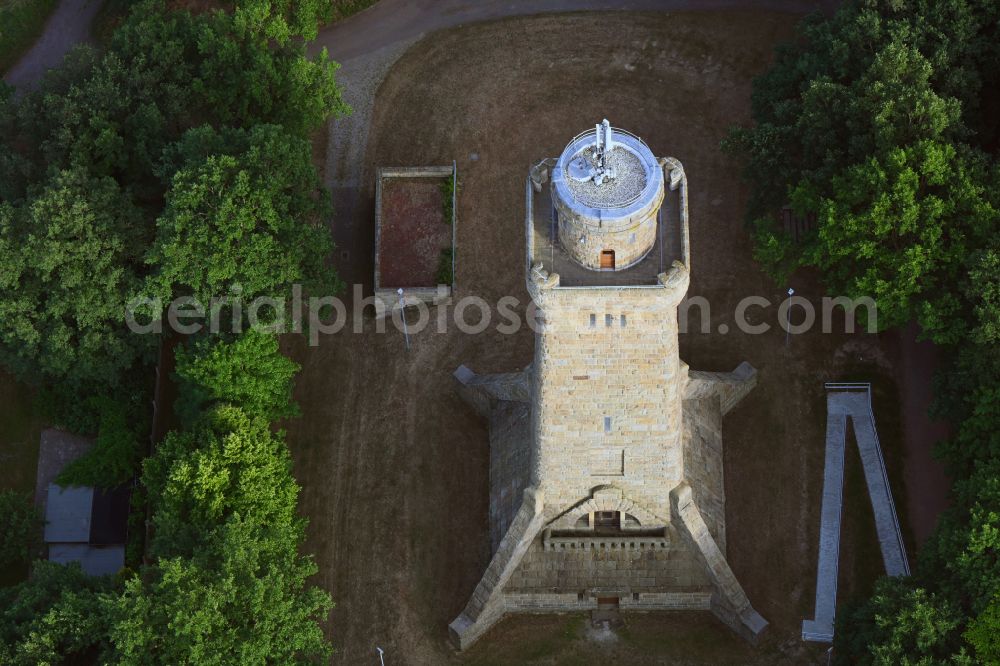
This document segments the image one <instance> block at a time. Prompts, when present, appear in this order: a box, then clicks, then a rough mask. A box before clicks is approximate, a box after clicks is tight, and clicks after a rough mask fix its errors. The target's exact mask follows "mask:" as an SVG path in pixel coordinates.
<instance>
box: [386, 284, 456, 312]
mask: <svg viewBox="0 0 1000 666" xmlns="http://www.w3.org/2000/svg"><path fill="white" fill-rule="evenodd" d="M375 300H377V301H378V302H379V304H381V307H379V306H378V305H376V306H375V317H376V318H378V319H383V318H385V317H389V316H391V315H392V313H393V312H395V311H396V310H400V309H402V308H408V307H412V306H414V305H416V304H417V303H426V304H428V305H445V304H448V303H451V287H447V286H445V285H439V286H437V287H419V288H411V289H404V290H403V296H402V298H401V297H400V295H399V292H398V291H396V290H395V289H376V290H375Z"/></svg>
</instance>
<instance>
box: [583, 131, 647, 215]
mask: <svg viewBox="0 0 1000 666" xmlns="http://www.w3.org/2000/svg"><path fill="white" fill-rule="evenodd" d="M580 157H582V158H583V159H585V160H587V162H588V163H589V164H590V165H591V166H593V167H597V160H596V159H595V157H594V147H593V145H589V146H586V147H585V148H583V149H582V150H580V151H579V152H577V153H576V154H575V155H573V157H572V159H569V160H566V161H565V164H566V167H564V168H568V166H569V164H570V163H571V162H572V161H573V160H575V159H577V158H580ZM604 164H605V167H607V168H608V169H610V170H612V171H613V173H614V174H615V177H614V178H611V179H607V180H605V181H604V182H603V183H602V184H600V185H598V184H597V183H595V182H594V181H593V180H586V181H579V180H575V179H573V178H571V177H570V176H569V174H568V173H564V176H565V178H566V184H567V185H568V186H569V190H570V192H572V194H573V198H575V199H576V200H577V201H578V202H580V203H581V204H584V205H585V206H590V207H591V208H621V207H623V206H627V205H629V204H630V203H632V202H633V201H635V200H636V199H637V198H639V195H640V194H642V191H643V189H645V187H646V168H645V165H643V163H642V160H641V159H639V156H638V155H636V154H635V153H633V152H632V151H631V150H629V149H628V148H625V147H623V146H620V145H619V146H614V147H613V148H612V149H611V150H609V151H608V152H607V153H606V154H605V161H604Z"/></svg>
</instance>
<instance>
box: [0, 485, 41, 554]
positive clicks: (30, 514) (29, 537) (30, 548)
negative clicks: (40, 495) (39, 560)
mask: <svg viewBox="0 0 1000 666" xmlns="http://www.w3.org/2000/svg"><path fill="white" fill-rule="evenodd" d="M43 522H44V521H43V520H42V516H41V514H40V513H39V512H38V510H37V509H36V508H35V507H34V505H33V504H32V503H31V497H30V496H28V495H26V494H24V493H19V492H16V491H13V490H3V491H0V568H3V569H9V568H10V567H12V566H16V565H19V564H24V563H25V562H28V561H29V560H30V559H31V558H32V556H33V555H34V550H35V549H36V548H37V547H38V546H39V545H41V541H42V539H41V537H42V524H43Z"/></svg>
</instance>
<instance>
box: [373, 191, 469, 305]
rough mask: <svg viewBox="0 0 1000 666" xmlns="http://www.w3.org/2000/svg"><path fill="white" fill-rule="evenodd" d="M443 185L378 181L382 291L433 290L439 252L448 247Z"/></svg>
mask: <svg viewBox="0 0 1000 666" xmlns="http://www.w3.org/2000/svg"><path fill="white" fill-rule="evenodd" d="M443 182H444V179H443V178H387V179H384V180H383V181H382V228H381V230H380V234H379V263H378V266H379V273H381V275H379V285H380V287H381V288H382V289H395V288H397V287H435V286H437V282H438V281H437V270H438V264H439V262H440V260H441V252H442V251H443V250H447V249H448V248H449V247H451V224H449V223H448V222H445V219H444V196H443V195H442V192H441V184H442V183H443Z"/></svg>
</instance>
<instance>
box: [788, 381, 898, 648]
mask: <svg viewBox="0 0 1000 666" xmlns="http://www.w3.org/2000/svg"><path fill="white" fill-rule="evenodd" d="M826 389H827V396H826V406H827V416H826V461H825V464H824V467H823V504H822V508H821V510H820V515H821V523H820V537H819V562H818V565H817V575H816V608H815V614H814V616H813V619H812V620H804V621H803V622H802V640H805V641H816V642H820V643H830V642H832V641H833V624H834V618H835V616H836V610H837V573H838V568H839V567H838V560H839V557H840V523H841V514H842V507H843V488H844V453H845V449H846V446H847V427H848V424H849V423H850V424H851V425H853V427H854V436H855V439H856V440H857V442H858V451H859V453H860V454H861V465H862V467H863V468H864V474H865V483H866V484H867V485H868V495H869V497H870V499H871V503H872V510H873V512H874V514H875V529H876V532H877V533H878V540H879V547H880V548H881V550H882V562H883V564H884V565H885V572H886V574H887V575H889V576H908V575H910V564H909V562H908V561H907V558H906V546H905V544H904V543H903V535H902V532H901V530H900V528H899V520H898V518H897V516H896V505H895V503H894V502H893V500H892V490H891V489H890V487H889V478H888V476H887V475H886V471H885V461H884V460H883V458H882V447H881V445H880V444H879V441H878V433H877V431H876V430H875V415H874V413H873V412H872V405H871V385H870V384H861V383H859V384H827V385H826Z"/></svg>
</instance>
